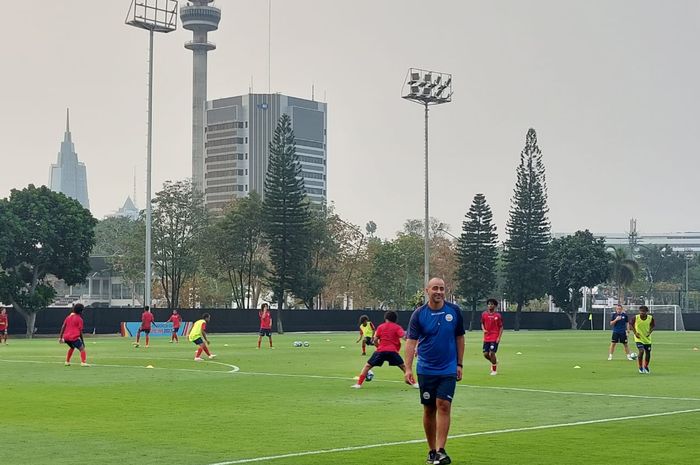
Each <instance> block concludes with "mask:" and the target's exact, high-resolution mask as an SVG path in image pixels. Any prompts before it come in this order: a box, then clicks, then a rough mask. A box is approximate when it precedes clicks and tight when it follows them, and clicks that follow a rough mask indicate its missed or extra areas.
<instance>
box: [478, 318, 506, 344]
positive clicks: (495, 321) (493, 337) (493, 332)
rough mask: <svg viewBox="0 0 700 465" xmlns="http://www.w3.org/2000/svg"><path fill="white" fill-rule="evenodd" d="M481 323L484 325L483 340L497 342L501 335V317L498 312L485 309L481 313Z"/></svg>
mask: <svg viewBox="0 0 700 465" xmlns="http://www.w3.org/2000/svg"><path fill="white" fill-rule="evenodd" d="M481 325H482V326H483V327H484V342H497V341H498V339H499V338H500V337H501V329H502V328H503V317H502V316H501V314H500V313H498V312H493V313H490V312H489V311H485V312H484V313H482V314H481Z"/></svg>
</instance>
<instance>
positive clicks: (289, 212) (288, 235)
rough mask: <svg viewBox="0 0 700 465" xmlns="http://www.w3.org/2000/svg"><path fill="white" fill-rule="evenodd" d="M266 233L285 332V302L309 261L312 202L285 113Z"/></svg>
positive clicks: (266, 203)
mask: <svg viewBox="0 0 700 465" xmlns="http://www.w3.org/2000/svg"><path fill="white" fill-rule="evenodd" d="M263 217H264V219H265V236H266V239H267V241H268V244H269V248H270V262H271V268H272V269H271V274H270V277H269V285H270V287H271V288H272V290H273V292H274V294H275V299H276V300H277V318H276V320H277V330H278V332H280V333H281V332H283V327H282V318H281V311H282V304H283V303H284V297H285V293H286V292H287V291H292V292H293V291H294V287H295V285H297V283H298V282H299V280H300V279H301V276H302V274H303V273H304V266H305V264H306V263H307V262H308V260H309V241H308V235H309V234H308V233H309V227H310V224H311V212H310V209H309V202H308V199H307V197H306V193H305V191H304V180H303V178H302V177H301V165H300V164H299V159H298V158H297V154H296V143H295V142H294V132H293V131H292V122H291V119H290V118H289V115H286V114H284V115H282V116H281V117H280V119H279V121H278V123H277V128H276V129H275V134H274V137H273V139H272V142H270V157H269V160H268V165H267V173H266V176H265V196H264V199H263Z"/></svg>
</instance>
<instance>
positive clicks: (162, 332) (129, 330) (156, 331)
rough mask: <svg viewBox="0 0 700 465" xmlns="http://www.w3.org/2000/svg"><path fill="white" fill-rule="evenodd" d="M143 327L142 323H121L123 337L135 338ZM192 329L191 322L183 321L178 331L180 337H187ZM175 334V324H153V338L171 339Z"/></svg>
mask: <svg viewBox="0 0 700 465" xmlns="http://www.w3.org/2000/svg"><path fill="white" fill-rule="evenodd" d="M140 327H141V322H140V321H122V323H121V334H122V336H123V337H134V336H136V333H137V331H138V330H139V328H140ZM190 329H192V322H191V321H183V322H182V323H181V324H180V328H178V330H177V335H178V336H186V335H187V334H189V332H190ZM172 334H173V324H172V323H170V322H168V323H153V324H151V336H167V337H170V336H171V335H172Z"/></svg>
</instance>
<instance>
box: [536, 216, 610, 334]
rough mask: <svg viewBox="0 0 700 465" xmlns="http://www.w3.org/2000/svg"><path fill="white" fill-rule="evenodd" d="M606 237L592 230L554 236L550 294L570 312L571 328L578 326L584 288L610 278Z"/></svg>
mask: <svg viewBox="0 0 700 465" xmlns="http://www.w3.org/2000/svg"><path fill="white" fill-rule="evenodd" d="M608 259H609V257H608V254H607V252H606V251H605V239H603V238H599V239H596V238H595V237H594V236H593V234H591V233H590V232H589V231H588V230H586V231H576V233H575V234H574V235H573V236H565V237H561V238H558V239H553V240H552V243H551V244H550V247H549V269H550V272H549V275H550V280H549V294H550V295H551V296H552V300H553V301H554V303H555V304H556V305H557V307H559V308H561V309H562V310H564V311H565V312H566V314H567V315H568V317H569V320H570V321H571V329H577V325H576V314H577V313H578V308H579V307H580V305H581V302H582V299H583V294H582V292H581V288H583V287H594V286H597V285H598V284H600V283H603V282H605V281H606V280H607V279H608V274H609V272H610V268H609V266H608Z"/></svg>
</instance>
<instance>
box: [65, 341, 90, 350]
mask: <svg viewBox="0 0 700 465" xmlns="http://www.w3.org/2000/svg"><path fill="white" fill-rule="evenodd" d="M63 342H65V343H66V344H67V345H68V347H70V348H71V349H78V350H83V347H85V344H84V343H83V340H82V339H76V340H75V341H66V340H64V341H63Z"/></svg>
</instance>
